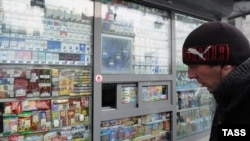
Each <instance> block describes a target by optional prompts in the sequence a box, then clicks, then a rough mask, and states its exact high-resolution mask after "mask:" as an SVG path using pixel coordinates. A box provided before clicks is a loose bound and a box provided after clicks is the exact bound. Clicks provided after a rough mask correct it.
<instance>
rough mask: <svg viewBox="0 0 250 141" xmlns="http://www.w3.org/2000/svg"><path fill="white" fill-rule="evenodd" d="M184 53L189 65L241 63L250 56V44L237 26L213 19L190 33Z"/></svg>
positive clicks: (184, 61)
mask: <svg viewBox="0 0 250 141" xmlns="http://www.w3.org/2000/svg"><path fill="white" fill-rule="evenodd" d="M182 55H183V56H182V57H183V58H182V59H183V63H184V64H187V65H191V64H207V65H239V64H241V63H242V62H243V61H245V60H246V59H247V58H249V57H250V45H249V41H248V39H247V38H246V37H245V36H244V35H243V33H242V32H241V31H239V30H238V29H237V28H236V27H234V26H232V25H230V24H227V23H224V22H218V21H213V22H208V23H205V24H203V25H201V26H199V27H198V28H196V29H195V30H193V31H192V32H191V33H190V34H189V35H188V37H187V38H186V40H185V42H184V44H183V49H182Z"/></svg>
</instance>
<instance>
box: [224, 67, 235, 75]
mask: <svg viewBox="0 0 250 141" xmlns="http://www.w3.org/2000/svg"><path fill="white" fill-rule="evenodd" d="M233 68H234V66H232V65H223V66H222V71H223V72H224V73H226V74H227V73H229V72H230V71H232V69H233Z"/></svg>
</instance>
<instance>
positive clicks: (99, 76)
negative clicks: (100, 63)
mask: <svg viewBox="0 0 250 141" xmlns="http://www.w3.org/2000/svg"><path fill="white" fill-rule="evenodd" d="M95 81H96V82H102V75H100V74H97V75H96V76H95Z"/></svg>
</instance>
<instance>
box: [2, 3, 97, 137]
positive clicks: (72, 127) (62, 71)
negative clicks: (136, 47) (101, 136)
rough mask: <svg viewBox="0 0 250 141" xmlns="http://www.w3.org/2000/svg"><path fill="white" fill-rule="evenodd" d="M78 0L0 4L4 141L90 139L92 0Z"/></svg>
mask: <svg viewBox="0 0 250 141" xmlns="http://www.w3.org/2000/svg"><path fill="white" fill-rule="evenodd" d="M74 2H76V1H74ZM77 2H78V4H80V5H81V7H79V5H77V3H75V4H72V5H71V7H68V5H66V3H65V2H63V1H60V2H59V1H58V2H57V3H55V2H53V1H46V2H45V1H39V2H37V1H26V0H12V1H9V0H1V1H0V24H1V29H0V30H1V33H0V56H1V57H0V64H1V68H0V97H1V99H0V105H1V107H0V111H1V115H0V116H1V118H0V120H1V130H0V140H4V141H5V140H6V141H10V140H12V141H17V140H18V141H20V140H26V141H28V140H40V141H42V140H43V141H50V140H85V141H87V140H91V138H92V137H91V134H92V133H91V130H92V127H91V125H92V124H91V123H92V87H93V85H92V67H91V66H92V60H91V58H92V34H93V33H92V32H93V31H92V23H93V13H92V15H91V13H89V11H91V10H93V2H91V1H82V2H80V1H77ZM84 5H85V6H84ZM82 8H83V9H84V8H86V9H85V10H86V11H83V10H81V9H82ZM86 13H89V14H90V15H86Z"/></svg>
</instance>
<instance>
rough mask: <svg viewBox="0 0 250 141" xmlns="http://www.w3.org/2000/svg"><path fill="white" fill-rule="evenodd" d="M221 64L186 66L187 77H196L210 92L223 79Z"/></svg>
mask: <svg viewBox="0 0 250 141" xmlns="http://www.w3.org/2000/svg"><path fill="white" fill-rule="evenodd" d="M223 76H224V75H222V68H221V66H219V65H218V66H209V65H190V66H188V77H189V78H190V79H196V80H197V81H198V82H199V83H200V84H201V85H202V86H203V87H207V89H208V91H209V92H210V93H213V91H214V90H215V88H216V87H217V86H218V85H219V84H220V83H221V80H222V79H223Z"/></svg>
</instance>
